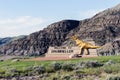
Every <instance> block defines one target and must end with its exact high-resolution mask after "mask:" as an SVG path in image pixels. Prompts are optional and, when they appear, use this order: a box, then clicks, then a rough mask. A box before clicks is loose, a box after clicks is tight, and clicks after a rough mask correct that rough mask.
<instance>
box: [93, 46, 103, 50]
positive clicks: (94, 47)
mask: <svg viewBox="0 0 120 80" xmlns="http://www.w3.org/2000/svg"><path fill="white" fill-rule="evenodd" d="M100 47H101V46H91V49H96V48H100Z"/></svg>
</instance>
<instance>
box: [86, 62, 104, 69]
mask: <svg viewBox="0 0 120 80" xmlns="http://www.w3.org/2000/svg"><path fill="white" fill-rule="evenodd" d="M100 66H103V64H101V63H99V62H97V61H87V62H85V64H84V67H86V68H95V67H100Z"/></svg>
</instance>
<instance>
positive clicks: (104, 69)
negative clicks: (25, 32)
mask: <svg viewBox="0 0 120 80" xmlns="http://www.w3.org/2000/svg"><path fill="white" fill-rule="evenodd" d="M90 61H93V62H97V65H98V63H100V64H104V66H98V67H96V66H94V65H91V63H89V64H88V62H90ZM109 61H111V62H113V64H111V63H110V64H109V65H106V64H107V63H108V62H109ZM81 62H84V64H88V65H87V67H85V68H75V67H76V65H78V64H79V63H81ZM54 63H59V64H61V65H62V68H60V69H59V70H56V69H57V68H55V67H54V69H55V70H53V66H51V65H53V64H54ZM65 64H67V65H65ZM71 64H74V65H75V66H71ZM34 66H42V67H45V69H46V71H45V72H43V73H42V74H49V77H47V78H51V80H52V79H53V78H55V77H57V78H59V80H60V79H61V80H62V79H63V78H61V77H63V76H65V75H66V76H71V75H81V76H82V75H83V76H84V77H83V78H82V80H85V79H86V80H93V78H95V77H96V78H99V80H105V78H106V75H110V76H111V75H117V76H120V74H119V73H120V56H103V57H102V56H101V57H96V58H79V59H70V60H58V61H28V60H27V61H25V60H20V61H13V60H6V61H1V62H0V76H4V77H6V76H11V74H7V71H8V70H12V69H16V70H17V71H19V72H21V73H22V75H27V74H28V73H33V71H34V70H36V69H35V68H34V69H33V67H34ZM69 66H71V67H69ZM31 67H32V68H31ZM57 67H59V66H57ZM29 68H30V69H29ZM38 70H39V69H38ZM40 70H41V69H40ZM26 71H27V73H26ZM40 74H41V73H37V74H36V75H40ZM59 74H61V76H58V75H59ZM17 75H18V74H17ZM19 75H21V74H19ZM90 75H91V76H90ZM12 76H15V75H14V73H13V75H12ZM47 78H46V79H47ZM68 80H70V79H68ZM72 80H77V79H72Z"/></svg>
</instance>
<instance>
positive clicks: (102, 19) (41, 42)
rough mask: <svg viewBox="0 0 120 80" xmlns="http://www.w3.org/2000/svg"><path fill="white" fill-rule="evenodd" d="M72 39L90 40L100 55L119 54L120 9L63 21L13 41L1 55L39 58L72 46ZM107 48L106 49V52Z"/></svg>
mask: <svg viewBox="0 0 120 80" xmlns="http://www.w3.org/2000/svg"><path fill="white" fill-rule="evenodd" d="M72 35H77V36H78V37H79V38H80V39H86V38H91V39H93V40H94V41H95V44H96V45H101V46H103V47H104V48H103V47H102V48H101V49H98V53H99V54H101V55H106V54H108V55H114V54H119V53H120V50H119V48H120V5H117V6H116V7H113V8H109V9H107V10H105V11H103V12H100V13H98V14H96V15H95V16H93V17H92V18H90V19H86V20H82V21H76V20H63V21H60V22H56V23H53V24H51V25H49V26H48V27H47V28H45V29H43V30H41V31H39V32H35V33H32V34H30V35H29V36H27V37H25V38H22V39H18V40H15V41H12V42H10V43H8V44H6V45H4V46H2V47H0V53H1V54H7V55H41V54H44V53H46V52H47V49H48V47H49V46H61V45H71V43H73V44H75V43H74V42H73V41H71V40H70V37H71V36H72ZM108 47H109V48H108Z"/></svg>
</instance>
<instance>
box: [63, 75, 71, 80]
mask: <svg viewBox="0 0 120 80" xmlns="http://www.w3.org/2000/svg"><path fill="white" fill-rule="evenodd" d="M70 78H71V76H69V75H66V76H63V78H62V80H70Z"/></svg>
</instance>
